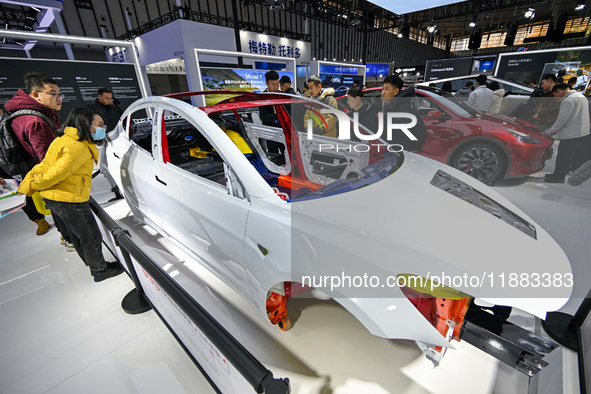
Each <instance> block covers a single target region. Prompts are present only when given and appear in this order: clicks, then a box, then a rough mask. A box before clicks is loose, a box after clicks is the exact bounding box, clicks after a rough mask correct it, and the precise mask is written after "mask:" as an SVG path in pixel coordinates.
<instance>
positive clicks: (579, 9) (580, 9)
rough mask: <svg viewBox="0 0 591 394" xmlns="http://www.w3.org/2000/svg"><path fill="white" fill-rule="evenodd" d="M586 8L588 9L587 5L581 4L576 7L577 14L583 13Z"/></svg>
mask: <svg viewBox="0 0 591 394" xmlns="http://www.w3.org/2000/svg"><path fill="white" fill-rule="evenodd" d="M585 8H587V5H586V4H585V3H579V4H577V6H576V7H575V11H576V12H579V11H583V10H584V9H585Z"/></svg>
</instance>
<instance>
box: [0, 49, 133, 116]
mask: <svg viewBox="0 0 591 394" xmlns="http://www.w3.org/2000/svg"><path fill="white" fill-rule="evenodd" d="M0 70H2V75H0V104H2V105H4V103H5V102H6V101H8V100H10V99H11V98H12V97H13V96H14V95H15V94H16V92H17V91H18V89H24V88H25V84H24V80H23V77H24V75H25V74H26V73H29V72H42V73H45V74H47V75H49V76H50V77H52V78H53V79H55V80H56V82H57V84H58V86H59V89H60V91H61V92H62V93H63V94H65V97H64V99H63V105H62V109H61V110H60V111H59V116H60V121H61V122H63V121H64V120H65V119H66V117H67V116H68V114H69V113H70V111H71V110H72V109H74V108H76V107H84V106H86V105H88V104H90V103H91V102H93V101H94V100H95V99H96V98H97V96H98V90H99V89H100V88H104V87H106V88H111V89H112V90H113V96H114V97H115V98H116V99H118V100H119V101H120V103H119V107H120V108H121V109H122V110H125V109H126V108H127V107H128V106H129V105H130V104H131V103H133V102H134V101H136V100H137V99H139V98H141V96H142V95H141V92H140V88H139V84H138V79H137V75H136V73H135V67H134V66H133V64H128V63H107V62H105V63H100V62H83V61H70V60H37V59H15V58H0Z"/></svg>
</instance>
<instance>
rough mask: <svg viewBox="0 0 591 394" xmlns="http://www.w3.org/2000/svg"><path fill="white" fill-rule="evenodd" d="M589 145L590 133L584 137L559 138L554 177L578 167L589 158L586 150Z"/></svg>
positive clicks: (590, 143)
mask: <svg viewBox="0 0 591 394" xmlns="http://www.w3.org/2000/svg"><path fill="white" fill-rule="evenodd" d="M590 145H591V135H586V136H584V137H578V138H569V139H567V140H561V141H560V143H559V144H558V152H557V153H556V167H555V168H554V174H553V175H555V176H556V177H561V178H563V177H565V176H566V175H568V173H569V172H570V171H574V170H576V169H577V168H579V167H580V166H581V165H582V164H583V163H584V162H585V161H587V160H589V158H588V157H587V156H588V152H589V146H590Z"/></svg>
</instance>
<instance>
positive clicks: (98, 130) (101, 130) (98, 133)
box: [92, 127, 107, 141]
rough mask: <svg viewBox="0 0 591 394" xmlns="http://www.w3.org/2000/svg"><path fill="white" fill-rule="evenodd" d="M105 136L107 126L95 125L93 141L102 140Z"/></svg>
mask: <svg viewBox="0 0 591 394" xmlns="http://www.w3.org/2000/svg"><path fill="white" fill-rule="evenodd" d="M106 136H107V128H106V127H95V128H94V134H93V135H92V139H93V140H95V141H98V140H102V139H103V138H105V137H106Z"/></svg>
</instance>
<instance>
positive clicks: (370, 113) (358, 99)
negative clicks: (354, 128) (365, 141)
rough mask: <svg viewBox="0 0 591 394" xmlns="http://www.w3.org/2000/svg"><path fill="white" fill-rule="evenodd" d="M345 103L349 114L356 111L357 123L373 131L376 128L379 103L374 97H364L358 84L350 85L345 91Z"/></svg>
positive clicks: (351, 115)
mask: <svg viewBox="0 0 591 394" xmlns="http://www.w3.org/2000/svg"><path fill="white" fill-rule="evenodd" d="M347 105H348V106H349V116H350V117H351V118H353V114H354V113H357V114H358V115H357V116H358V119H359V124H362V125H363V126H365V127H367V128H368V129H369V130H371V131H373V132H374V133H375V132H376V131H377V130H378V111H379V110H380V107H379V105H378V104H377V102H376V101H375V99H371V98H370V99H364V98H363V89H361V87H360V86H359V85H357V86H352V87H351V88H349V90H348V91H347Z"/></svg>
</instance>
